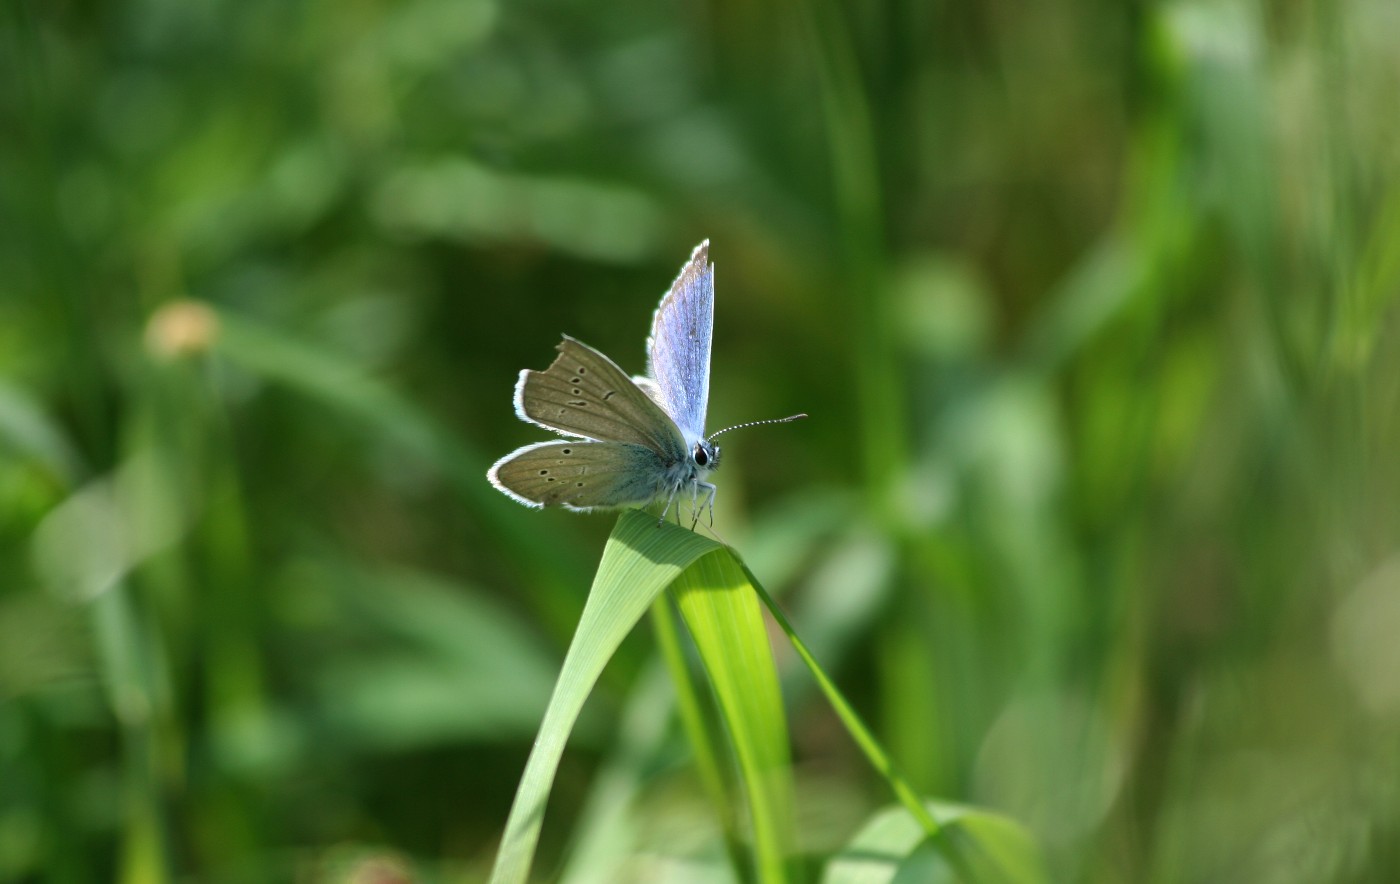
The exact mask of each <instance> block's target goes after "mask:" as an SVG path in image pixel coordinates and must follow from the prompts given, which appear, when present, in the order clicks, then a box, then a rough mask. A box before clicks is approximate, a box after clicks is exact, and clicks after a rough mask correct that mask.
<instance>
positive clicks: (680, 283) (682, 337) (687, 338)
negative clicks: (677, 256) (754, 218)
mask: <svg viewBox="0 0 1400 884" xmlns="http://www.w3.org/2000/svg"><path fill="white" fill-rule="evenodd" d="M714 273H715V268H714V265H713V264H711V263H710V241H709V240H705V241H704V242H702V243H701V244H700V245H698V246H696V247H695V251H694V252H692V253H691V255H690V260H689V261H688V262H686V265H685V266H684V267H682V268H681V274H680V276H678V277H676V281H675V282H673V283H671V290H670V291H669V292H667V293H666V297H664V298H662V299H661V306H659V307H657V308H656V316H655V317H654V318H653V319H652V324H651V338H650V339H648V340H647V373H648V374H650V375H651V378H652V380H654V381H655V382H656V386H657V389H658V393H659V399H660V402H661V405H662V407H663V408H665V409H666V413H667V414H669V415H670V416H671V420H673V421H675V423H676V426H677V427H679V428H680V431H681V433H682V434H683V435H684V437H685V440H686V442H687V443H688V444H687V445H686V450H687V451H688V450H689V449H690V446H691V445H694V444H695V442H696V441H697V440H699V439H701V438H703V437H704V435H705V408H706V405H707V404H708V403H709V400H710V339H711V338H712V337H713V334H714V324H715V277H714Z"/></svg>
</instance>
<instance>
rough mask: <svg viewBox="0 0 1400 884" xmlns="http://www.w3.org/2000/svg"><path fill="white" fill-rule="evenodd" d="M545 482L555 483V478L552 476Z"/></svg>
mask: <svg viewBox="0 0 1400 884" xmlns="http://www.w3.org/2000/svg"><path fill="white" fill-rule="evenodd" d="M545 481H546V482H553V481H554V477H553V476H550V477H549V478H548V479H545Z"/></svg>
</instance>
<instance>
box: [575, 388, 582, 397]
mask: <svg viewBox="0 0 1400 884" xmlns="http://www.w3.org/2000/svg"><path fill="white" fill-rule="evenodd" d="M574 395H575V396H582V395H583V391H582V390H580V389H579V388H578V387H574Z"/></svg>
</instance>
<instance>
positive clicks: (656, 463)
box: [486, 240, 806, 528]
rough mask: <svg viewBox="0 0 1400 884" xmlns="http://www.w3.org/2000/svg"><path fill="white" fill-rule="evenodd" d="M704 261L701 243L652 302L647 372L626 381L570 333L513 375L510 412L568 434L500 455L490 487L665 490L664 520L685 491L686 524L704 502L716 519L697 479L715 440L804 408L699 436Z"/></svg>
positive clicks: (707, 329) (715, 450) (529, 500)
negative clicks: (551, 354) (540, 363)
mask: <svg viewBox="0 0 1400 884" xmlns="http://www.w3.org/2000/svg"><path fill="white" fill-rule="evenodd" d="M709 256H710V241H709V240H705V241H704V242H702V243H701V244H700V245H698V246H696V248H695V251H694V252H692V253H691V256H690V260H689V261H687V262H686V264H685V266H684V267H682V268H681V272H680V275H679V276H678V277H676V281H675V282H674V283H672V284H671V288H670V290H669V291H668V292H667V293H666V295H665V296H664V297H663V298H662V299H661V304H660V306H658V307H657V308H656V314H655V316H654V317H653V318H652V324H651V336H650V337H649V338H648V339H647V374H646V375H645V376H643V377H628V376H627V374H626V372H624V371H623V370H622V369H621V368H618V366H617V363H615V362H613V361H612V360H611V359H609V358H608V357H606V356H604V355H603V354H602V353H600V352H598V351H597V350H595V349H593V348H592V347H590V346H588V345H587V344H585V343H583V342H582V341H579V340H576V339H574V338H571V337H569V336H568V335H565V336H564V340H563V341H562V342H560V344H559V346H558V347H556V348H555V349H557V350H558V351H559V355H558V357H556V358H555V360H554V362H553V363H552V364H551V365H550V366H549V368H547V369H545V370H544V371H534V370H531V369H525V370H524V371H522V372H521V373H520V380H519V381H518V382H517V383H516V385H515V413H516V414H517V415H518V416H519V417H520V419H521V420H523V421H526V422H527V423H532V424H536V425H538V426H541V427H544V428H545V429H546V430H552V431H554V432H556V433H558V434H560V435H561V436H566V437H569V438H568V439H567V441H563V442H537V443H535V444H533V445H526V446H524V447H523V448H517V449H516V450H515V451H512V452H511V453H510V454H507V455H506V456H505V457H503V458H501V459H500V460H498V461H497V462H496V463H495V465H494V466H492V467H491V469H490V471H489V472H488V473H487V474H486V476H487V478H488V479H489V480H490V481H491V484H492V485H494V486H496V487H497V488H499V489H500V490H501V491H502V492H504V493H505V494H506V495H508V496H509V497H511V498H513V499H514V500H517V501H519V502H520V503H523V504H525V505H526V506H530V507H547V506H562V507H565V508H567V509H571V510H578V511H586V510H591V509H596V508H611V507H621V506H630V505H638V506H645V505H647V504H649V503H651V502H653V501H656V500H658V499H661V498H663V497H664V498H665V500H666V506H665V508H664V509H662V511H661V519H662V520H663V521H664V520H665V518H666V514H667V513H668V512H669V511H670V509H671V505H672V504H673V503H674V502H675V500H676V497H677V496H678V495H681V494H682V493H683V492H684V493H687V494H688V495H689V497H690V504H691V513H692V519H691V527H692V528H694V527H695V523H696V521H698V519H699V514H700V512H701V511H702V509H704V508H706V507H708V508H709V511H710V521H711V523H713V521H714V500H715V486H714V485H712V484H710V483H709V482H707V481H706V479H707V478H708V477H709V475H710V473H711V472H712V471H714V470H715V469H716V468H718V467H719V462H720V448H719V446H718V445H716V444H715V442H714V440H715V437H717V436H719V435H720V433H727V432H729V431H730V430H735V429H739V428H740V427H749V426H756V425H758V424H770V423H785V422H787V421H793V420H797V419H799V418H803V417H806V415H805V414H796V415H792V416H791V417H785V418H778V419H777V420H767V421H752V422H750V423H746V424H738V425H737V426H733V427H727V428H725V429H723V430H720V431H719V432H716V433H713V434H711V435H708V436H707V435H706V434H705V409H706V407H707V405H708V403H709V397H710V342H711V338H712V337H713V331H714V316H715V287H714V265H713V264H711V263H710V260H709ZM702 495H703V501H702V499H701V497H702ZM679 516H680V511H679V507H677V518H678V519H679Z"/></svg>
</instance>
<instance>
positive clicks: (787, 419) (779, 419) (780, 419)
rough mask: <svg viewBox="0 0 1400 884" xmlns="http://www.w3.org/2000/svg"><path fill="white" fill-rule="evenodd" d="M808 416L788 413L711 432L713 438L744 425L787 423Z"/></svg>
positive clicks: (740, 428)
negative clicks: (783, 415) (784, 415)
mask: <svg viewBox="0 0 1400 884" xmlns="http://www.w3.org/2000/svg"><path fill="white" fill-rule="evenodd" d="M806 416H807V415H805V414H790V415H788V416H787V417H775V418H772V419H771V420H766V421H749V422H748V423H746V424H735V425H734V426H732V427H725V428H724V429H722V430H720V431H719V433H711V434H710V438H711V439H713V438H715V437H716V436H718V435H720V434H721V433H728V432H729V431H730V430H742V429H743V428H744V427H759V426H762V425H763V424H787V423H792V422H793V421H800V420H802V419H803V418H804V417H806Z"/></svg>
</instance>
